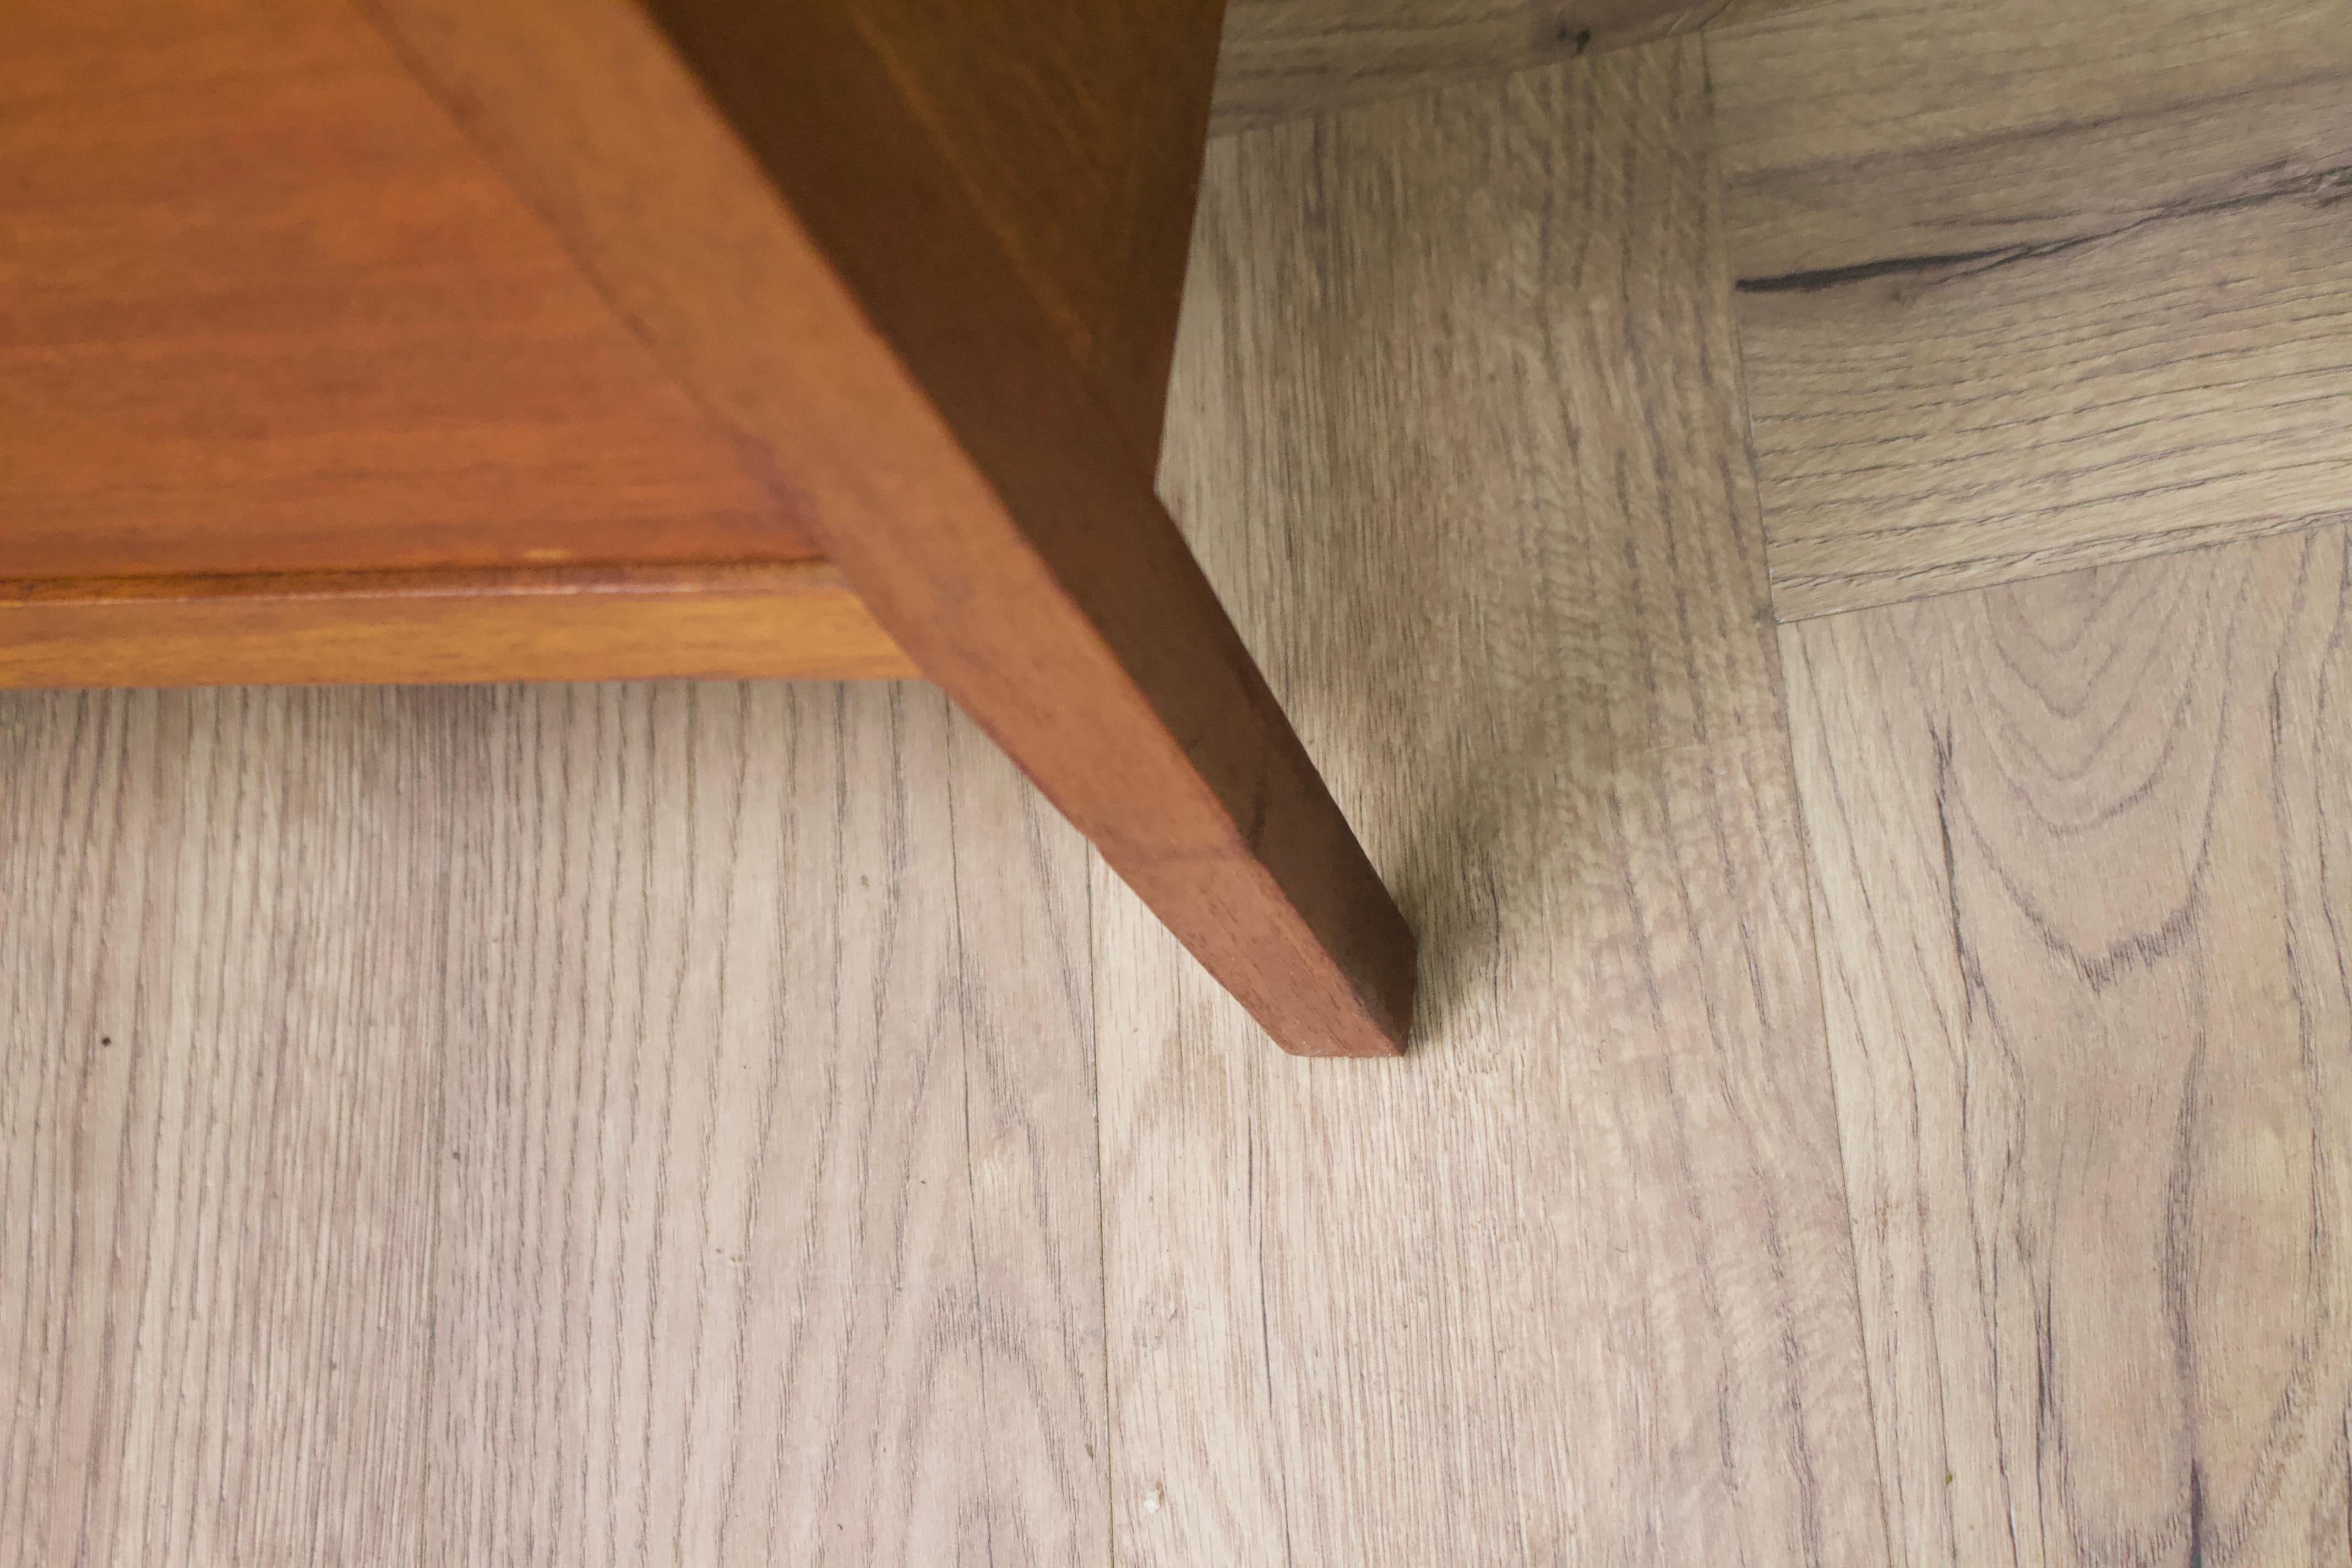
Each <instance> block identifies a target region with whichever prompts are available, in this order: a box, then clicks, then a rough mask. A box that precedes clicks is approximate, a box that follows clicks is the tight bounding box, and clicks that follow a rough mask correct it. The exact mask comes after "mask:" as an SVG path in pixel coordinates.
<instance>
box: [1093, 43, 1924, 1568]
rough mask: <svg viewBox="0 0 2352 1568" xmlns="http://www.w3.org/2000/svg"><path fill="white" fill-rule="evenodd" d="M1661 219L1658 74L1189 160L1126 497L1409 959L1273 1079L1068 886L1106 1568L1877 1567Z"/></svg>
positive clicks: (1676, 237)
mask: <svg viewBox="0 0 2352 1568" xmlns="http://www.w3.org/2000/svg"><path fill="white" fill-rule="evenodd" d="M1710 180H1711V168H1710V162H1709V153H1708V142H1707V118H1706V96H1705V86H1704V81H1703V78H1702V75H1701V69H1700V62H1699V58H1698V54H1697V50H1696V46H1695V45H1692V44H1689V43H1675V44H1669V45H1665V46H1662V47H1656V48H1652V49H1643V50H1634V51H1630V52H1624V53H1619V54H1613V55H1608V56H1603V57H1601V58H1599V59H1597V60H1595V61H1592V62H1591V63H1590V64H1589V65H1588V66H1579V67H1570V68H1565V69H1556V70H1547V71H1540V72H1536V73H1532V74H1528V75H1524V76H1520V77H1517V78H1515V79H1512V80H1511V81H1510V82H1509V83H1507V84H1479V85H1475V86H1472V87H1468V88H1465V89H1458V90H1453V91H1448V92H1446V93H1443V94H1439V95H1436V96H1433V97H1429V98H1425V99H1421V100H1412V101H1408V102H1400V103H1396V104H1383V105H1376V106H1372V107H1370V108H1367V109H1361V110H1350V111H1349V112H1348V113H1346V114H1343V115H1340V116H1337V117H1333V118H1330V119H1327V120H1324V121H1321V122H1319V123H1318V124H1313V125H1307V124H1301V125H1298V126H1295V127H1281V128H1276V130H1274V131H1271V132H1251V133H1248V134H1245V135H1243V136H1239V137H1235V138H1233V139H1230V140H1220V141H1219V142H1216V143H1215V144H1214V145H1213V152H1212V156H1211V160H1210V166H1209V171H1208V175H1207V179H1206V184H1205V191H1206V195H1205V196H1204V199H1203V204H1202V226H1201V230H1200V234H1199V237H1198V239H1197V242H1196V243H1197V249H1196V253H1195V261H1194V267H1193V272H1192V278H1193V290H1194V291H1193V293H1192V298H1191V299H1190V300H1189V301H1188V304H1187V315H1186V320H1185V331H1184V335H1183V337H1182V339H1181V343H1180V348H1179V353H1178V369H1177V376H1176V393H1175V397H1174V399H1173V404H1172V406H1173V408H1174V414H1173V416H1172V417H1171V425H1170V431H1171V438H1170V446H1169V450H1168V457H1167V459H1166V462H1165V464H1164V466H1163V469H1162V482H1163V485H1164V487H1165V488H1166V489H1167V493H1168V494H1169V496H1170V498H1171V504H1173V505H1174V507H1175V508H1176V510H1177V511H1178V514H1179V515H1180V517H1181V518H1182V519H1183V520H1184V521H1185V524H1186V527H1187V530H1188V532H1189V534H1190V536H1191V538H1192V541H1193V542H1194V544H1195V546H1196V547H1197V548H1198V549H1199V550H1200V551H1201V552H1202V557H1203V559H1204V561H1205V563H1206V564H1207V566H1208V568H1209V570H1210V572H1211V574H1212V575H1213V577H1214V578H1215V579H1216V581H1217V583H1218V584H1219V586H1220V588H1221V590H1222V591H1223V593H1224V595H1225V596H1226V600H1227V602H1228V603H1229V604H1231V605H1234V610H1235V613H1236V615H1237V616H1239V617H1240V618H1241V621H1242V624H1243V626H1244V630H1245V634H1246V635H1247V636H1248V637H1250V639H1251V640H1252V643H1253V646H1254V647H1255V649H1256V650H1257V652H1258V654H1259V656H1260V657H1261V658H1262V659H1263V660H1264V661H1265V666H1266V668H1267V669H1268V670H1269V672H1270V673H1271V675H1272V677H1273V679H1275V681H1276V685H1277V687H1278V689H1280V690H1281V692H1282V694H1283V696H1284V698H1285V700H1286V702H1287V703H1288V704H1289V707H1290V710H1291V712H1292V713H1293V714H1294V715H1296V716H1297V720H1298V721H1299V723H1300V725H1301V726H1302V731H1303V732H1304V733H1305V735H1306V737H1307V742H1308V743H1309V745H1310V746H1311V747H1312V748H1313V749H1314V751H1315V752H1316V753H1317V755H1318V758H1320V760H1321V761H1322V762H1323V763H1324V764H1325V766H1326V767H1327V768H1328V770H1329V775H1330V777H1331V778H1332V779H1333V781H1334V784H1335V787H1336V788H1337V789H1338V790H1339V793H1340V795H1341V798H1342V799H1343V800H1344V801H1345V803H1346V804H1347V805H1348V807H1349V810H1350V812H1351V813H1352V814H1353V816H1354V819H1355V820H1356V821H1357V822H1358V823H1359V824H1360V826H1361V827H1362V830H1363V832H1364V833H1365V835H1366V838H1367V842H1368V843H1369V844H1370V847H1371V849H1372V852H1373V854H1374V856H1375V858H1376V859H1377V861H1378V863H1379V864H1380V865H1381V868H1383V870H1385V871H1386V872H1387V873H1388V875H1389V876H1390V877H1391V879H1393V881H1394V885H1395V886H1396V887H1397V888H1398V889H1399V890H1400V894H1401V897H1402V900H1403V901H1404V902H1405V904H1406V907H1407V908H1408V910H1411V911H1412V914H1413V915H1414V917H1415V918H1416V919H1417V920H1418V921H1420V922H1421V926H1422V929H1423V931H1426V932H1427V933H1429V935H1430V937H1431V939H1432V941H1431V945H1430V947H1429V950H1428V952H1427V954H1426V957H1425V959H1424V964H1425V973H1424V977H1423V985H1424V1001H1423V1006H1424V1008H1425V1010H1426V1011H1425V1020H1424V1029H1425V1034H1424V1036H1423V1039H1422V1041H1421V1043H1420V1044H1419V1045H1418V1046H1417V1047H1416V1048H1415V1049H1414V1050H1413V1051H1412V1053H1411V1054H1409V1055H1408V1056H1407V1057H1406V1058H1404V1059H1403V1060H1402V1061H1401V1062H1397V1063H1384V1064H1356V1065H1353V1066H1349V1067H1341V1066H1340V1065H1339V1064H1336V1063H1335V1064H1297V1063H1292V1062H1288V1061H1285V1060H1283V1059H1282V1058H1277V1057H1274V1056H1272V1055H1270V1054H1268V1053H1265V1052H1263V1051H1260V1050H1255V1049H1253V1048H1252V1047H1253V1045H1254V1043H1255V1039H1256V1034H1255V1030H1254V1029H1253V1028H1252V1027H1251V1026H1250V1025H1249V1023H1248V1022H1247V1020H1246V1019H1244V1017H1243V1016H1241V1015H1240V1013H1239V1012H1238V1011H1237V1010H1236V1009H1234V1008H1233V1007H1232V1006H1231V1005H1229V1004H1227V1003H1226V1002H1225V1001H1224V1000H1223V998H1221V997H1219V996H1218V995H1217V994H1215V993H1214V992H1213V989H1211V988H1210V987H1209V986H1208V985H1207V984H1205V983H1204V982H1203V980H1202V977H1201V976H1200V974H1199V973H1197V972H1196V971H1194V970H1193V969H1192V966H1191V965H1190V964H1189V963H1187V962H1186V961H1185V960H1184V959H1183V957H1182V955H1181V953H1180V952H1177V950H1176V949H1175V947H1174V946H1173V944H1171V943H1170V942H1168V941H1167V940H1166V939H1165V938H1164V937H1163V936H1162V935H1161V934H1160V933H1159V932H1158V931H1156V930H1155V929H1154V928H1153V927H1152V925H1151V923H1150V921H1149V919H1148V917H1147V916H1146V915H1145V914H1144V913H1143V911H1142V910H1140V909H1139V907H1138V906H1137V905H1136V904H1135V902H1134V900H1131V899H1129V897H1127V895H1126V894H1125V893H1124V892H1122V891H1121V890H1120V889H1118V888H1117V887H1116V886H1115V885H1114V884H1112V883H1111V882H1110V881H1109V880H1108V879H1105V878H1100V877H1098V878H1097V884H1096V889H1095V903H1096V911H1097V912H1096V936H1095V965H1096V973H1095V986H1096V1016H1097V1026H1098V1028H1099V1030H1100V1034H1101V1040H1100V1046H1099V1058H1100V1064H1101V1074H1102V1086H1103V1087H1102V1107H1103V1109H1102V1117H1103V1147H1104V1170H1103V1181H1104V1194H1105V1197H1104V1214H1105V1220H1106V1224H1107V1226H1108V1269H1109V1284H1108V1310H1109V1357H1110V1382H1111V1391H1112V1393H1111V1397H1112V1438H1113V1448H1112V1454H1113V1459H1114V1464H1115V1472H1114V1483H1115V1485H1114V1500H1113V1520H1114V1523H1115V1526H1116V1540H1115V1549H1116V1555H1117V1557H1118V1561H1119V1562H1121V1563H1131V1564H1139V1565H1140V1564H1170V1565H1177V1564H1183V1565H1187V1568H1189V1565H1192V1564H1197V1563H1254V1562H1269V1563H1297V1564H1300V1565H1302V1568H1304V1565H1307V1564H1317V1565H1320V1564H1331V1565H1334V1568H1337V1565H1341V1564H1358V1563H1582V1562H1591V1563H1730V1562H1738V1561H1748V1562H1757V1563H1799V1562H1821V1563H1878V1562H1884V1561H1885V1545H1884V1536H1883V1534H1882V1526H1881V1513H1880V1500H1879V1495H1878V1489H1877V1480H1876V1460H1875V1456H1874V1452H1873V1450H1872V1447H1871V1445H1870V1442H1869V1436H1868V1435H1869V1409H1868V1404H1867V1400H1866V1397H1865V1394H1864V1384H1863V1363H1862V1357H1861V1343H1860V1339H1859V1335H1858V1333H1857V1329H1856V1322H1855V1316H1854V1308H1853V1276H1852V1261H1851V1258H1850V1255H1849V1252H1848V1233H1847V1226H1846V1219H1845V1213H1844V1208H1843V1203H1842V1200H1841V1185H1840V1181H1839V1176H1838V1173H1837V1168H1836V1163H1837V1144H1836V1131H1835V1125H1834V1121H1833V1119H1832V1106H1831V1101H1830V1080H1829V1064H1828V1060H1827V1058H1826V1055H1825V1054H1824V1051H1823V1048H1822V1036H1821V1026H1820V1015H1819V1011H1818V1008H1817V1005H1816V999H1815V994H1814V989H1813V987H1814V969H1813V959H1812V953H1811V946H1810V943H1809V938H1808V928H1807V916H1806V910H1805V907H1804V902H1803V893H1802V889H1803V870H1802V862H1801V851H1800V845H1799V838H1798V830H1797V818H1796V804H1795V800H1794V796H1793V792H1792V789H1791V784H1790V772H1789V763H1788V754H1787V750H1786V738H1785V736H1784V734H1783V733H1782V731H1781V728H1780V703H1779V696H1778V687H1777V679H1776V675H1775V671H1774V668H1773V652H1772V642H1771V635H1770V632H1769V629H1768V627H1767V626H1765V625H1764V624H1763V616H1764V611H1765V598H1764V579H1763V563H1762V540H1761V537H1760V533H1759V529H1758V523H1757V517H1756V511H1755V502H1754V497H1753V493H1752V490H1751V489H1750V487H1749V481H1748V476H1747V470H1746V466H1745V463H1744V460H1743V457H1742V454H1741V451H1740V447H1739V428H1740V426H1739V405H1738V387H1737V383H1736V380H1735V376H1736V359H1735V351H1734V348H1733V345H1732V340H1731V331H1730V327H1731V320H1730V300H1729V296H1728V281H1727V276H1726V274H1725V272H1724V269H1723V264H1722V261H1723V258H1722V253H1721V250H1720V230H1719V229H1718V228H1717V224H1716V218H1715V213H1714V207H1713V189H1712V185H1711V183H1710ZM1369 236H1378V237H1379V239H1378V241H1377V242H1376V243H1373V242H1368V240H1367V237H1369Z"/></svg>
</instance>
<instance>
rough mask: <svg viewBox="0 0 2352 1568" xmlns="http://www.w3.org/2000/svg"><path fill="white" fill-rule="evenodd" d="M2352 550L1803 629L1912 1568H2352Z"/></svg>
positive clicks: (2241, 559)
mask: <svg viewBox="0 0 2352 1568" xmlns="http://www.w3.org/2000/svg"><path fill="white" fill-rule="evenodd" d="M2347 616H2352V556H2347V542H2346V537H2345V531H2344V530H2343V529H2341V528H2333V527H2331V528H2326V529H2321V530H2317V531H2310V532H2306V533H2304V534H2300V535H2295V536H2290V537H2284V538H2276V539H2269V540H2263V541H2259V542H2249V543H2244V544H2238V545H2232V546H2229V547H2226V548H2222V549H2218V550H2208V551H2195V552H2185V553H2181V554H2177V555H2171V556H2168V557H2167V558H2165V559H2163V560H2161V561H2150V562H2140V563H2133V564H2129V565H2123V566H2116V567H2107V568H2101V569H2098V570H2095V571H2092V572H2085V573H2076V574H2069V575H2066V576H2062V577H2056V578H2052V579H2050V580H2048V581H2046V582H2039V583H2032V584H2014V585H2011V586H2006V587H2002V588H1998V589H1991V590H1986V591H1982V592H1979V593H1973V594H1967V595H1957V596H1953V597H1948V598H1940V599H1937V600H1933V601H1929V602H1926V603H1923V604H1919V605H1904V606H1898V607H1895V608H1891V609H1885V610H1876V611H1870V612H1866V613H1863V614H1857V615H1853V616H1832V617H1828V618H1825V619H1822V620H1818V621H1808V622H1805V623H1803V624H1801V625H1800V626H1791V627H1789V628H1786V629H1785V630H1784V632H1783V634H1782V647H1784V649H1785V650H1786V652H1787V656H1788V661H1789V670H1790V703H1791V710H1792V715H1793V722H1794V728H1795V732H1796V739H1797V771H1798V778H1799V781H1800V784H1801V787H1802V793H1803V797H1804V808H1805V820H1806V825H1807V828H1808V836H1809V837H1810V839H1811V845H1812V850H1813V872H1814V889H1815V894H1814V897H1815V910H1816V930H1817V932H1818V934H1819V938H1820V943H1821V951H1822V973H1823V977H1824V992H1825V996H1826V1005H1827V1012H1828V1018H1829V1026H1830V1041H1831V1048H1832V1058H1833V1060H1834V1062H1835V1065H1836V1070H1837V1087H1838V1106H1839V1111H1840V1119H1841V1121H1842V1124H1843V1146H1844V1151H1845V1159H1846V1168H1847V1191H1848V1194H1849V1197H1850V1200H1851V1203H1852V1205H1853V1218H1854V1237H1855V1249H1856V1253H1857V1256H1858V1258H1859V1261H1860V1263H1861V1276H1862V1303H1863V1314H1864V1318H1863V1322H1864V1332H1865V1334H1866V1336H1867V1338H1868V1341H1869V1346H1870V1367H1871V1385H1872V1394H1873V1404H1874V1408H1875V1411H1876V1414H1877V1422H1878V1436H1879V1448H1880V1454H1881V1457H1882V1463H1883V1466H1884V1468H1885V1476H1886V1481H1887V1496H1888V1499H1889V1510H1890V1518H1891V1519H1892V1521H1893V1522H1894V1531H1895V1560H1896V1561H1897V1562H1911V1563H1942V1562H1961V1563H2037V1564H2039V1563H2051V1564H2071V1563H2084V1564H2089V1563H2126V1562H2130V1563H2265V1564H2290V1563H2310V1564H2320V1563H2342V1562H2344V1561H2345V1558H2346V1554H2347V1551H2352V1533H2347V1531H2352V1517H2347V1478H2352V1436H2347V1434H2352V1426H2347V1421H2352V1333H2347V1329H2346V1325H2347V1315H2352V1057H2347V1050H2346V1042H2347V1039H2352V983H2347V969H2352V953H2347V945H2346V930H2347V919H2346V917H2347V910H2352V879H2347V864H2352V858H2347V852H2346V845H2347V840H2346V830H2347V823H2352V727H2347V719H2346V711H2347V710H2346V706H2345V699H2346V695H2347V683H2352V641H2347Z"/></svg>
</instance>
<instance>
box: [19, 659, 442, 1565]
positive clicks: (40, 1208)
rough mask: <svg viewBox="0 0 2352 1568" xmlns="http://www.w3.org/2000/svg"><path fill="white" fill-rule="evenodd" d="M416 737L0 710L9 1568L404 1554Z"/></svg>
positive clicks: (38, 700)
mask: <svg viewBox="0 0 2352 1568" xmlns="http://www.w3.org/2000/svg"><path fill="white" fill-rule="evenodd" d="M445 739H446V736H445V735H444V734H443V733H441V732H439V727H438V726H436V725H435V724H434V723H433V722H432V721H431V720H430V718H429V716H428V715H427V714H426V713H425V712H423V711H421V710H419V708H418V707H417V706H416V704H415V702H414V701H412V700H409V699H406V698H404V697H402V696H399V695H397V694H386V693H374V692H369V693H348V694H345V695H342V696H341V697H338V698H335V699H332V700H326V699H322V698H320V697H317V696H310V695H305V694H301V693H294V692H271V693H252V692H234V693H225V694H220V695H207V696H203V697H195V698H187V697H158V696H156V695H154V694H152V693H151V694H138V695H129V694H117V695H113V696H110V697H104V698H79V697H71V696H63V695H58V696H46V695H44V696H35V695H28V694H8V695H6V696H5V698H0V752H5V756H6V759H7V762H6V772H7V787H6V788H5V790H0V931H5V940H0V1563H5V1564H6V1565H7V1568H50V1565H52V1564H56V1563H202V1562H236V1563H256V1564H269V1565H277V1564H284V1565H286V1568H293V1565H296V1564H303V1563H324V1562H354V1561H362V1560H371V1561H402V1562H415V1561H420V1560H422V1557H423V1551H422V1549H423V1546H424V1535H423V1530H424V1524H425V1521H424V1519H423V1518H422V1516H421V1514H420V1512H419V1510H418V1508H417V1500H418V1497H419V1495H420V1489H421V1488H422V1487H423V1485H424V1483H425V1473H426V1470H427V1468H428V1465H429V1463H430V1461H429V1459H428V1457H427V1448H428V1447H429V1433H430V1420H429V1410H430V1406H429V1403H428V1396H429V1383H428V1377H429V1373H430V1370H431V1364H432V1356H433V1348H434V1321H435V1320H434V1310H433V1300H432V1297H433V1291H432V1279H433V1266H434V1245H435V1224H434V1202H433V1194H434V1186H435V1183H436V1171H435V1161H436V1153H437V1148H438V1143H437V1124H438V1119H439V1087H438V1082H437V1079H438V1077H439V1074H440V1072H441V1069H442V1058H441V1047H442V1046H443V1045H444V1044H445V1034H444V1031H445V1028H446V1013H445V1009H446V1007H447V1006H448V1005H449V1004H450V1001H451V998H450V996H449V995H448V994H446V992H445V991H444V990H443V988H442V987H441V986H440V985H439V984H437V976H438V972H439V969H440V966H441V963H442V960H443V956H444V952H445V950H446V946H447V944H448V942H449V940H450V926H451V920H452V916H451V911H450V898H449V893H450V879H451V875H452V865H451V857H450V856H449V855H448V853H447V846H448V845H449V844H450V843H452V842H453V840H454V838H455V837H456V835H457V833H458V832H459V830H460V827H461V825H462V820H463V818H462V812H461V810H460V808H459V802H458V800H457V797H456V793H455V792H454V791H453V789H452V788H451V784H452V782H453V781H452V779H451V777H450V773H449V770H448V768H447V766H446V750H445V749H444V747H443V745H442V742H444V740H445Z"/></svg>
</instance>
